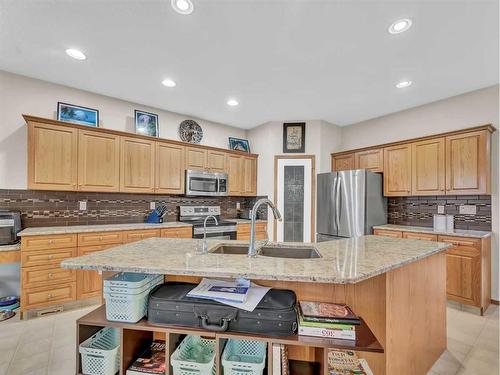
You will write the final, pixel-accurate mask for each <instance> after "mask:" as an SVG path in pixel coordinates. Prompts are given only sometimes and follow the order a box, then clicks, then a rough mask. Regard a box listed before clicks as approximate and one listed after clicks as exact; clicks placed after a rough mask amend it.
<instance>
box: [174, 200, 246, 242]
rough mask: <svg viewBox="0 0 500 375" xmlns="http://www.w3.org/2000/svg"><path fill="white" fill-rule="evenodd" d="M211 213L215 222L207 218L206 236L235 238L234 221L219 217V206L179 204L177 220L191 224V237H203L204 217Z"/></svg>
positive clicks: (224, 238) (226, 238) (225, 238)
mask: <svg viewBox="0 0 500 375" xmlns="http://www.w3.org/2000/svg"><path fill="white" fill-rule="evenodd" d="M211 215H213V216H215V217H216V218H217V223H216V222H215V220H210V219H209V220H207V229H206V231H207V238H212V239H215V238H217V239H223V240H235V239H236V223H235V222H234V221H226V220H224V219H221V218H220V206H179V221H182V222H183V223H188V224H192V225H193V238H203V233H204V228H203V225H204V221H205V218H206V217H207V216H211Z"/></svg>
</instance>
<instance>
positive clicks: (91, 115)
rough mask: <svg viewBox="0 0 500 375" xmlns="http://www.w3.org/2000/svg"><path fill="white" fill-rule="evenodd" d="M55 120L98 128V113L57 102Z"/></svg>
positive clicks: (93, 110) (90, 109)
mask: <svg viewBox="0 0 500 375" xmlns="http://www.w3.org/2000/svg"><path fill="white" fill-rule="evenodd" d="M57 119H58V120H59V121H66V122H71V123H73V124H78V125H86V126H92V127H94V128H98V127H99V111H98V110H97V109H93V108H87V107H82V106H79V105H74V104H68V103H62V102H57Z"/></svg>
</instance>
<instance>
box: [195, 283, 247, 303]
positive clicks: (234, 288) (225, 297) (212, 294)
mask: <svg viewBox="0 0 500 375" xmlns="http://www.w3.org/2000/svg"><path fill="white" fill-rule="evenodd" d="M249 289H250V281H249V280H245V279H237V280H234V281H222V280H213V279H205V278H204V279H203V280H201V282H200V284H198V286H197V287H196V288H194V289H193V290H191V291H190V292H189V293H188V294H187V297H196V298H205V299H216V300H217V301H219V302H222V301H227V302H236V303H243V302H245V301H246V299H247V295H248V290H249Z"/></svg>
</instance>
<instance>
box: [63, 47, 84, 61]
mask: <svg viewBox="0 0 500 375" xmlns="http://www.w3.org/2000/svg"><path fill="white" fill-rule="evenodd" d="M66 54H67V55H68V56H71V57H72V58H74V59H77V60H85V59H86V58H87V56H85V54H84V53H83V52H82V51H80V50H78V49H74V48H68V49H67V50H66Z"/></svg>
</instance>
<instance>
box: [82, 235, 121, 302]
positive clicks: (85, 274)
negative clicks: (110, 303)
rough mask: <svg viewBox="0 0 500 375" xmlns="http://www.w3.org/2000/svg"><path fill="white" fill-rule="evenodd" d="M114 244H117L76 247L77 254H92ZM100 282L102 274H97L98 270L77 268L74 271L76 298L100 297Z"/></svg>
mask: <svg viewBox="0 0 500 375" xmlns="http://www.w3.org/2000/svg"><path fill="white" fill-rule="evenodd" d="M114 246H117V245H116V244H113V245H95V246H84V247H80V248H78V256H83V255H88V254H92V253H95V252H97V251H103V250H106V249H109V248H111V247H114ZM102 284H103V282H102V276H101V275H99V272H98V271H84V270H78V271H77V273H76V285H77V288H76V299H78V300H81V299H87V298H93V297H100V296H101V295H102Z"/></svg>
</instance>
